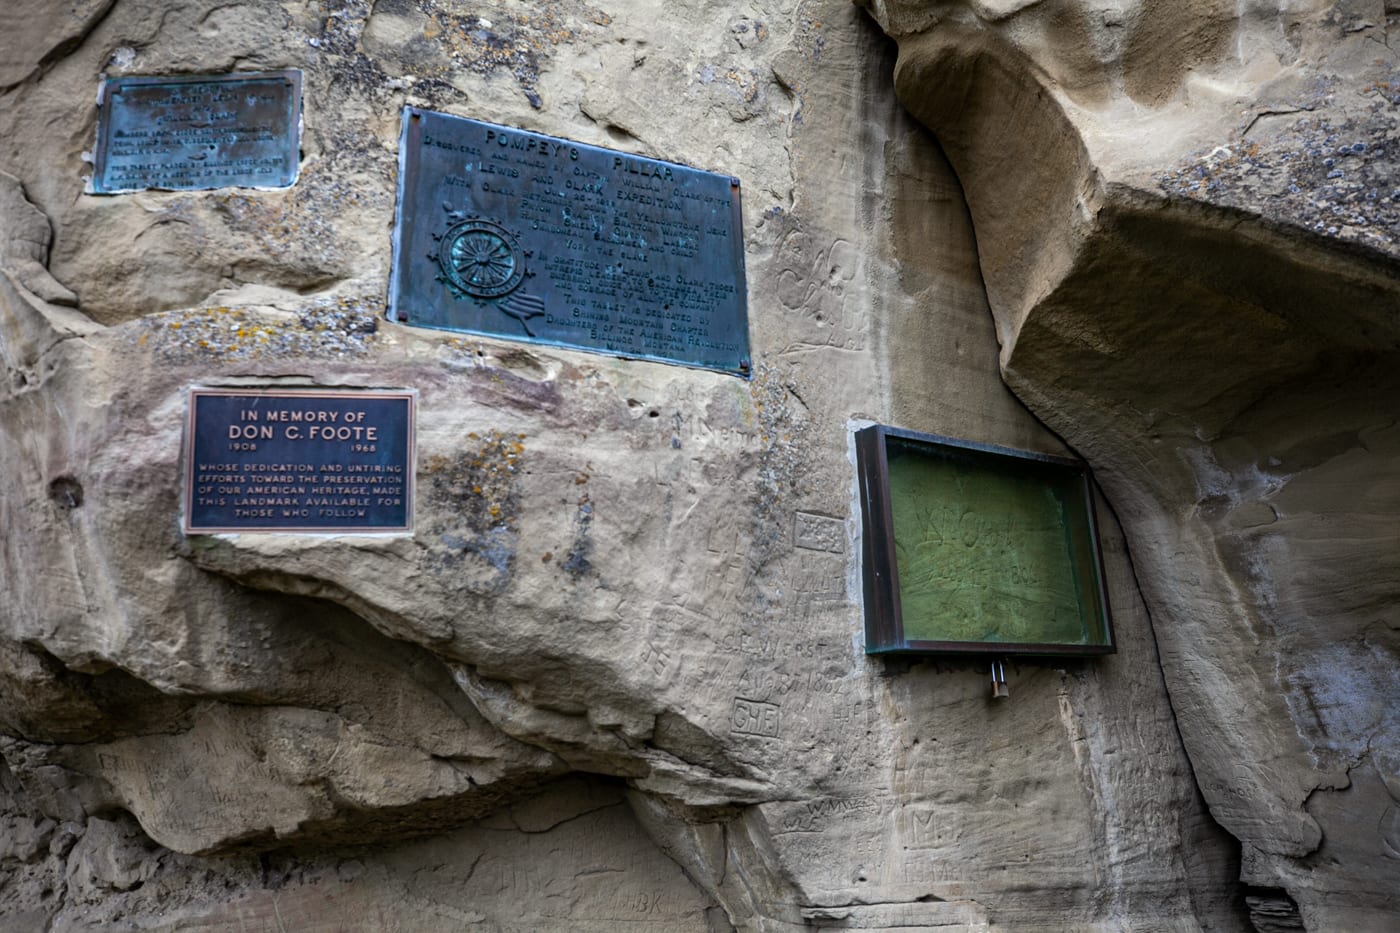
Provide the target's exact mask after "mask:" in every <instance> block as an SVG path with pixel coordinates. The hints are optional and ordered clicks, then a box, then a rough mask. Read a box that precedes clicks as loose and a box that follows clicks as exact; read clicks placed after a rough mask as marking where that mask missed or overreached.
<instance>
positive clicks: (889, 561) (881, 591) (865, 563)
mask: <svg viewBox="0 0 1400 933" xmlns="http://www.w3.org/2000/svg"><path fill="white" fill-rule="evenodd" d="M891 437H893V438H897V439H898V440H900V441H903V442H912V443H911V446H915V447H918V446H926V447H929V448H941V449H944V450H951V451H953V452H955V454H956V455H958V456H960V457H961V458H962V459H964V460H965V461H968V460H970V461H977V460H982V461H984V462H985V461H987V460H989V459H999V458H1010V459H1012V460H1020V461H1025V462H1030V463H1036V464H1038V465H1041V466H1044V467H1049V468H1051V469H1052V470H1055V471H1057V472H1062V473H1063V474H1064V475H1066V476H1068V477H1069V478H1070V479H1071V481H1075V482H1077V483H1078V484H1079V486H1080V489H1081V491H1082V494H1083V496H1084V502H1085V514H1084V522H1085V533H1086V534H1087V535H1088V541H1087V544H1088V546H1089V549H1090V552H1091V553H1092V555H1093V559H1092V561H1091V562H1090V566H1089V567H1088V568H1081V569H1087V570H1089V572H1090V573H1091V574H1092V576H1093V581H1092V587H1091V589H1090V592H1092V593H1093V594H1094V597H1095V600H1096V602H1097V603H1098V605H1097V607H1088V610H1089V616H1090V618H1089V619H1088V620H1087V621H1089V622H1090V623H1091V624H1092V623H1093V622H1095V621H1097V623H1098V625H1099V627H1100V630H1101V632H1102V634H1103V638H1104V642H1103V644H1097V645H1073V644H1067V643H1064V642H985V641H938V640H928V639H910V638H906V637H905V634H904V618H903V611H902V607H901V605H900V596H899V567H898V563H897V561H896V559H895V542H894V514H893V507H892V505H891V501H890V476H889V457H888V447H887V444H886V441H887V439H888V438H891ZM855 448H856V481H857V486H858V488H857V498H858V499H859V500H860V510H861V565H862V566H861V578H862V586H863V595H864V598H865V653H866V654H868V655H885V654H905V655H911V654H913V655H919V654H923V655H929V654H951V655H981V656H984V657H1010V656H1012V655H1018V656H1026V657H1099V656H1103V655H1109V654H1116V653H1117V651H1118V647H1117V642H1116V640H1115V636H1114V630H1113V615H1112V612H1111V610H1110V606H1109V600H1108V589H1107V586H1106V583H1105V575H1104V567H1103V549H1102V547H1101V542H1100V538H1099V530H1098V517H1097V507H1096V505H1095V495H1094V491H1095V487H1094V482H1093V477H1092V474H1091V472H1090V470H1089V466H1088V464H1087V463H1085V462H1084V461H1083V460H1079V459H1076V458H1073V457H1059V456H1055V455H1053V454H1043V453H1038V452H1035V451H1029V450H1019V449H1016V448H1013V447H1003V446H1000V445H997V444H985V443H981V442H978V441H969V440H960V439H958V438H953V437H946V436H944V435H941V434H924V433H921V432H918V431H910V430H906V429H903V428H896V427H891V426H889V425H883V424H875V425H871V426H869V427H865V428H861V429H859V430H857V431H855ZM1071 560H1073V558H1071ZM1095 609H1097V612H1095V611H1094V610H1095Z"/></svg>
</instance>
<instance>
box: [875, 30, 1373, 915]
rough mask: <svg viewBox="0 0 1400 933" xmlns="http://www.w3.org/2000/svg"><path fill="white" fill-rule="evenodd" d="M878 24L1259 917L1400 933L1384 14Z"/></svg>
mask: <svg viewBox="0 0 1400 933" xmlns="http://www.w3.org/2000/svg"><path fill="white" fill-rule="evenodd" d="M869 6H870V8H871V11H872V12H873V13H874V14H875V15H876V17H877V18H878V19H879V20H880V21H881V23H882V25H884V26H885V28H886V29H887V30H888V31H889V32H890V34H891V35H893V36H895V37H896V38H897V40H898V42H899V44H900V56H899V59H900V60H899V66H898V68H897V77H896V84H897V86H898V88H899V92H900V97H901V99H902V100H903V101H904V102H905V103H906V104H907V105H908V106H909V108H910V110H911V111H912V112H913V113H914V114H916V115H917V116H918V117H919V118H920V119H921V120H923V121H924V122H925V123H927V124H928V125H929V126H930V127H931V128H932V129H933V130H934V132H935V133H936V134H937V136H938V138H939V140H940V142H941V143H942V144H943V145H944V147H945V150H946V152H947V153H948V157H949V160H950V162H951V163H952V164H953V166H954V168H955V169H956V170H957V173H958V176H959V178H960V179H961V181H962V182H963V185H964V190H965V191H966V194H967V198H968V203H969V207H970V210H971V214H972V217H973V222H974V225H975V228H976V231H977V237H978V247H979V253H980V257H981V264H982V271H983V276H984V279H985V281H986V283H987V290H988V296H989V299H990V305H991V309H992V312H993V314H994V316H995V317H996V320H997V327H998V334H999V337H1000V340H1001V365H1002V370H1003V374H1004V375H1005V377H1006V379H1007V381H1008V382H1009V383H1010V384H1011V386H1012V387H1013V388H1014V389H1015V390H1016V392H1017V394H1018V395H1020V396H1021V397H1022V398H1023V399H1025V400H1026V401H1027V402H1028V404H1029V405H1030V406H1031V408H1032V409H1034V410H1035V411H1036V413H1037V414H1038V415H1040V416H1041V417H1042V418H1043V419H1044V420H1045V421H1046V423H1047V424H1049V425H1050V426H1052V427H1053V428H1054V429H1055V430H1056V431H1058V432H1059V433H1060V434H1061V435H1062V436H1063V437H1065V438H1066V439H1067V440H1068V441H1069V442H1070V443H1071V444H1072V445H1073V446H1074V447H1075V448H1076V449H1077V450H1079V451H1080V452H1081V453H1082V454H1084V455H1085V456H1087V457H1088V459H1089V460H1090V461H1091V462H1093V463H1094V464H1095V466H1096V467H1097V469H1098V475H1099V478H1100V481H1101V482H1102V483H1103V484H1104V487H1105V489H1106V491H1107V493H1108V495H1109V497H1110V498H1111V499H1112V501H1113V502H1114V505H1115V508H1116V509H1117V510H1118V514H1119V517H1120V518H1121V519H1122V520H1123V523H1124V528H1125V529H1126V531H1127V535H1128V540H1129V544H1130V547H1131V550H1132V553H1133V558H1134V563H1135V565H1136V567H1137V571H1138V580H1139V582H1140V583H1141V585H1142V592H1143V595H1144V597H1145V599H1146V601H1147V605H1148V609H1149V612H1150V613H1151V615H1152V619H1153V627H1154V630H1155V632H1156V635H1157V639H1158V645H1159V647H1160V649H1161V651H1162V663H1163V671H1164V674H1165V676H1166V680H1167V685H1168V689H1169V691H1170V693H1171V697H1172V705H1173V709H1174V710H1175V712H1176V715H1177V722H1178V725H1179V727H1180V729H1181V734H1182V739H1183V741H1184V742H1185V745H1186V749H1187V751H1188V753H1189V755H1190V757H1191V762H1192V766H1193V769H1194V772H1195V775H1196V778H1197V780H1198V782H1199V784H1200V787H1201V790H1202V793H1203V794H1204V795H1205V798H1206V801H1207V803H1208V804H1209V806H1210V810H1211V813H1212V815H1213V816H1214V817H1215V818H1216V819H1217V820H1218V821H1219V822H1220V824H1221V825H1222V826H1224V827H1225V828H1226V829H1227V830H1228V831H1229V832H1230V833H1231V834H1232V835H1234V836H1235V837H1236V838H1237V839H1239V840H1240V842H1241V843H1242V845H1243V853H1244V855H1243V874H1242V878H1243V879H1244V880H1245V881H1246V882H1248V883H1249V884H1250V885H1254V886H1258V887H1259V888H1262V889H1269V891H1261V892H1259V894H1258V896H1257V897H1256V898H1255V899H1254V900H1253V901H1252V902H1251V903H1252V905H1253V906H1254V907H1255V908H1256V909H1255V911H1254V915H1255V919H1256V921H1257V922H1258V923H1259V924H1260V925H1261V926H1265V927H1267V925H1268V924H1270V923H1279V922H1283V920H1282V919H1281V918H1287V917H1290V916H1291V918H1292V920H1293V921H1296V920H1298V919H1299V918H1300V917H1301V921H1302V922H1303V923H1304V924H1306V926H1307V928H1309V929H1334V928H1335V929H1363V928H1377V929H1380V928H1385V927H1387V926H1390V925H1392V924H1393V922H1394V905H1393V900H1392V895H1391V892H1393V891H1394V890H1395V886H1396V884H1397V882H1400V863H1397V862H1396V860H1395V858H1394V852H1395V838H1394V823H1395V821H1394V819H1393V814H1394V813H1395V804H1396V798H1395V796H1394V789H1395V786H1396V784H1395V770H1394V769H1395V762H1394V749H1395V747H1396V743H1397V738H1398V737H1400V732H1398V731H1397V726H1398V725H1400V723H1398V722H1397V720H1396V719H1395V717H1394V715H1393V712H1392V711H1391V710H1390V707H1391V705H1392V704H1390V703H1389V702H1388V700H1387V699H1386V698H1387V697H1388V696H1390V695H1392V694H1393V690H1394V683H1395V677H1396V652H1397V648H1400V637H1398V636H1397V633H1396V629H1397V625H1396V623H1395V610H1394V606H1395V599H1396V588H1395V579H1396V574H1395V562H1396V555H1397V551H1396V549H1395V547H1394V528H1395V514H1396V507H1397V504H1400V499H1397V494H1400V491H1398V490H1397V487H1396V485H1395V482H1394V479H1393V477H1394V466H1395V458H1396V452H1397V448H1396V445H1395V441H1396V433H1395V419H1394V416H1393V413H1392V412H1393V408H1394V400H1395V398H1396V390H1397V388H1400V386H1397V384H1396V382H1395V378H1394V375H1393V374H1394V372H1395V369H1396V367H1395V363H1396V359H1397V358H1396V350H1397V347H1400V343H1397V337H1400V333H1397V331H1396V328H1395V316H1394V310H1395V308H1396V307H1398V306H1400V264H1397V259H1398V258H1400V188H1397V187H1396V180H1397V176H1396V174H1395V165H1396V164H1397V162H1396V158H1395V152H1396V148H1397V146H1398V145H1400V123H1397V116H1398V115H1400V98H1398V97H1397V95H1396V88H1397V87H1400V84H1397V75H1400V72H1397V70H1396V68H1397V62H1396V59H1395V56H1394V54H1393V53H1392V52H1391V51H1390V48H1389V46H1390V44H1392V43H1393V39H1394V36H1395V35H1396V30H1397V28H1400V16H1398V15H1397V10H1396V8H1395V7H1394V5H1393V4H1383V3H1381V2H1373V3H1330V2H1313V3H1278V4H1275V3H1267V2H1266V3H1249V4H1238V5H1234V4H1211V3H1191V4H1186V3H1182V4H1154V3H1121V4H1111V5H1103V4H1097V5H1096V4H1087V3H1083V4H1081V3H1069V4H1056V5H1052V4H1048V3H1015V4H994V3H978V2H970V3H965V4H964V3H899V2H891V3H884V2H872V3H871V4H870V5H869ZM1106 6H1108V7H1111V9H1110V8H1105V7H1106ZM1280 891H1284V892H1286V895H1283V894H1281V893H1280ZM1270 892H1272V893H1270ZM1289 899H1291V900H1292V901H1293V902H1296V906H1295V904H1289V903H1288V900H1289Z"/></svg>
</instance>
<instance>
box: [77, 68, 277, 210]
mask: <svg viewBox="0 0 1400 933" xmlns="http://www.w3.org/2000/svg"><path fill="white" fill-rule="evenodd" d="M99 105H100V107H101V110H100V112H99V113H98V120H97V150H96V152H95V156H94V160H95V162H96V166H95V172H94V173H93V178H92V191H93V193H94V194H118V193H121V192H125V191H141V190H145V189H148V188H160V189H169V190H185V191H187V190H198V189H207V188H228V187H244V188H286V187H288V186H289V185H291V184H292V183H293V182H295V181H296V177H297V168H298V160H299V157H300V138H301V73H300V72H297V71H279V72H271V73H258V74H231V75H197V76H181V77H140V78H109V79H108V80H106V81H105V82H103V84H102V95H101V98H100V101H99Z"/></svg>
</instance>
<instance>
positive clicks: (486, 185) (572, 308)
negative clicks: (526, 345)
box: [389, 107, 752, 376]
mask: <svg viewBox="0 0 1400 933" xmlns="http://www.w3.org/2000/svg"><path fill="white" fill-rule="evenodd" d="M399 159H400V170H399V203H398V215H397V219H396V223H395V227H394V266H393V277H392V280H391V283H390V286H389V314H390V317H391V318H393V319H396V320H399V321H404V322H407V323H409V324H415V325H419V326H422V327H439V328H444V329H447V330H456V331H467V332H469V333H475V334H484V335H488V336H493V337H504V338H507V339H510V340H523V341H527V342H532V343H548V344H554V345H556V346H564V347H573V348H577V349H581V350H591V351H594V352H599V353H609V354H614V355H617V356H624V357H636V358H639V359H652V360H661V361H664V362H669V363H681V364H684V365H687V366H697V367H702V368H705V369H715V370H720V371H722V372H730V373H736V374H739V375H744V376H747V375H749V374H750V372H751V368H752V367H751V364H750V360H749V333H748V295H747V290H746V286H745V281H744V243H743V231H742V228H741V225H740V210H739V180H738V179H737V178H732V177H730V176H728V175H717V174H714V173H712V172H704V171H700V170H699V169H694V168H690V167H688V166H684V165H678V164H675V163H672V162H661V161H658V160H656V159H648V158H644V157H642V156H637V155H632V154H631V153H626V152H618V151H615V150H611V149H603V148H600V147H597V146H589V145H585V144H583V143H579V142H573V141H570V140H567V139H558V138H555V137H552V136H544V135H541V134H539V133H530V132H526V131H524V130H518V129H513V128H510V127H505V126H498V125H496V124H494V123H483V122H481V121H479V120H469V119H465V118H462V117H453V116H448V115H447V114H442V113H434V112H432V111H428V110H418V109H415V108H412V107H410V108H407V109H405V111H404V125H403V137H402V140H401V142H400V153H399Z"/></svg>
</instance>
